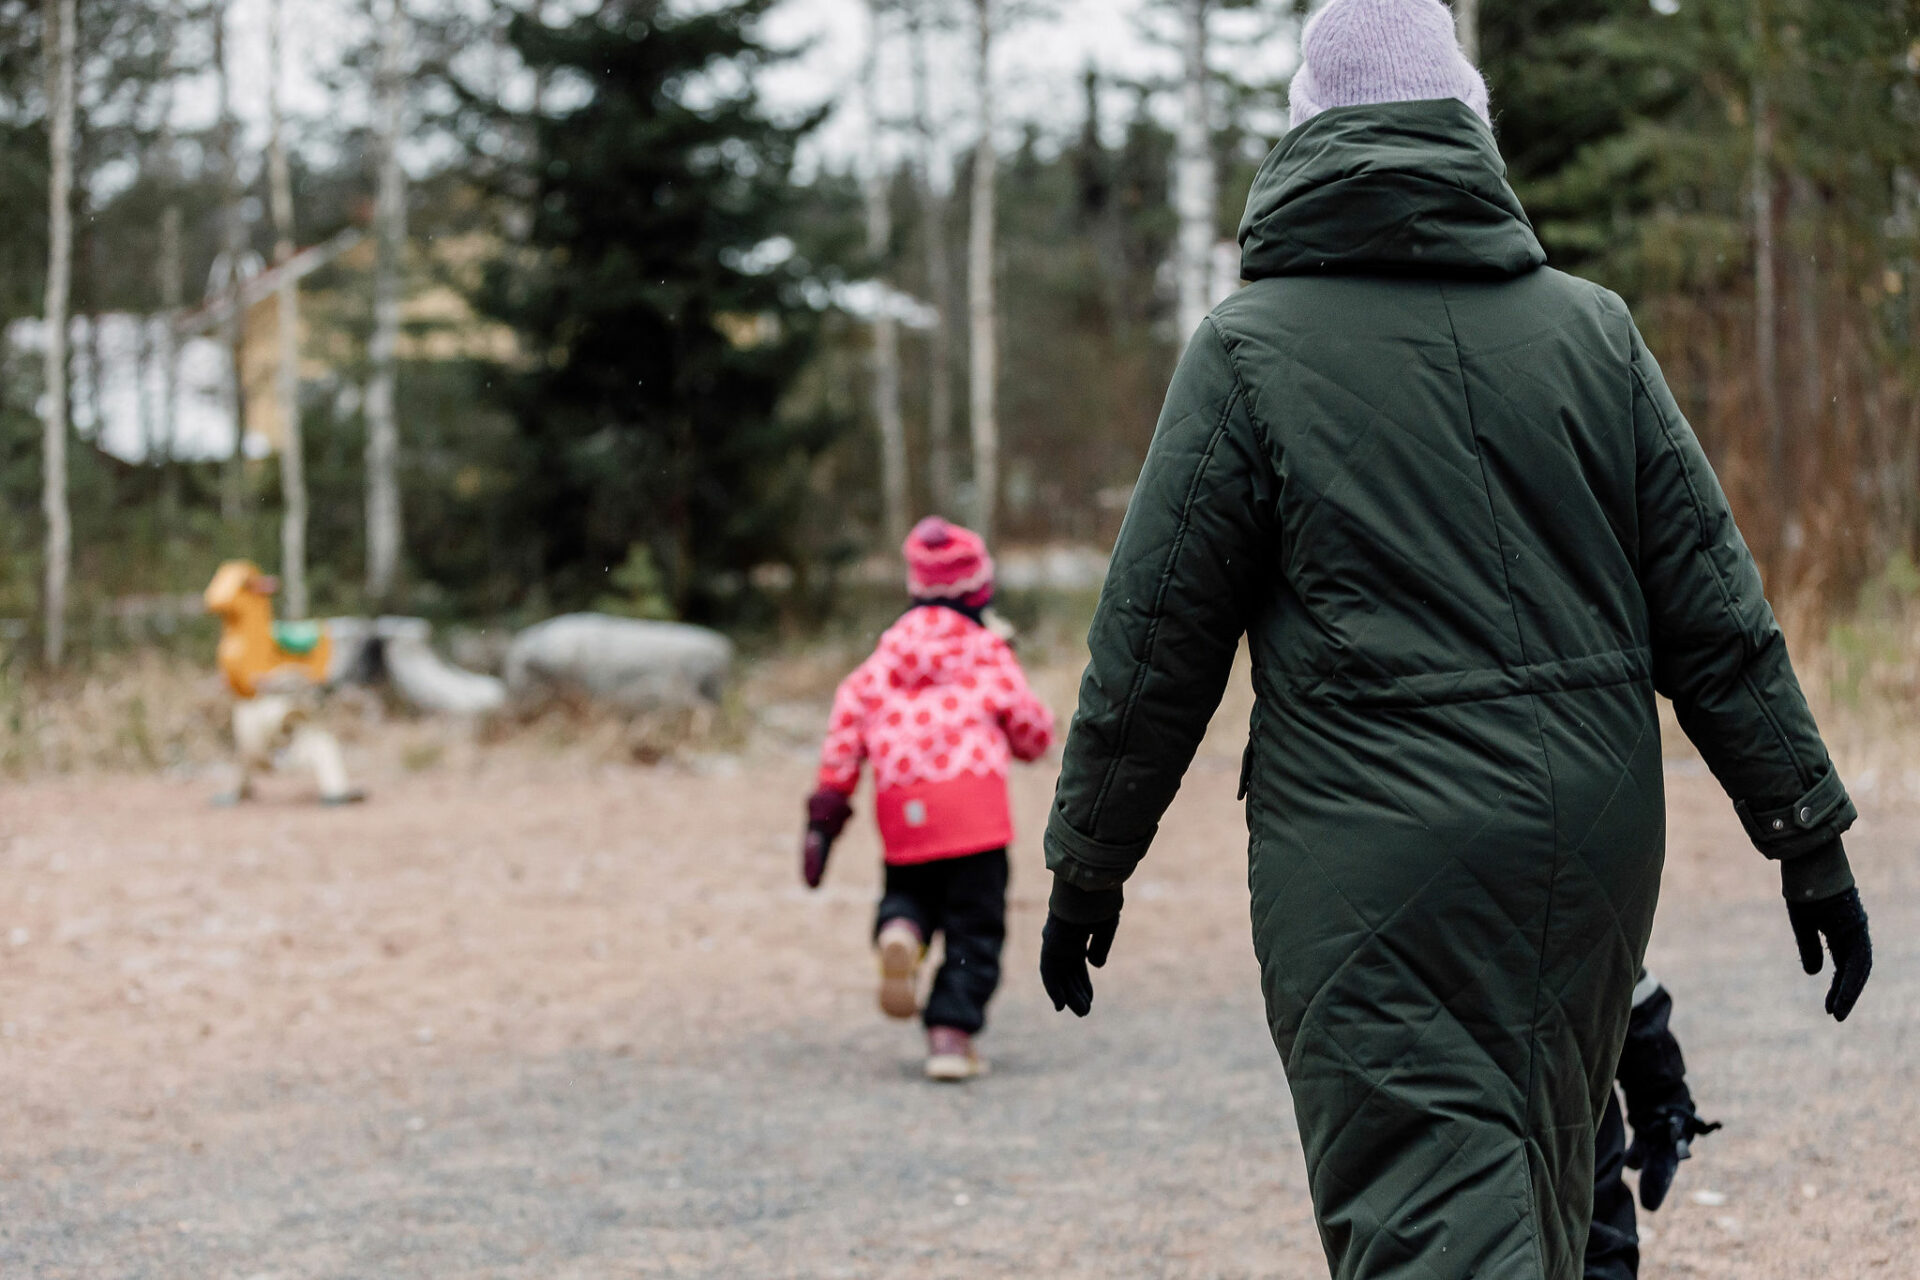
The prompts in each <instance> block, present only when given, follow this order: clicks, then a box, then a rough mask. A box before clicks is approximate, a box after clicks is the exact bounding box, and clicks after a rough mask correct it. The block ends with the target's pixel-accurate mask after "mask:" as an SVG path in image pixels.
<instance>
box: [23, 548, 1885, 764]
mask: <svg viewBox="0 0 1920 1280" xmlns="http://www.w3.org/2000/svg"><path fill="white" fill-rule="evenodd" d="M1082 604H1083V602H1080V601H1078V600H1077V598H1076V599H1075V600H1074V601H1072V602H1070V603H1069V604H1067V605H1063V604H1059V603H1054V604H1052V605H1046V606H1033V607H1029V608H1028V609H1026V610H1023V611H1022V612H1023V613H1025V614H1026V615H1027V616H1026V617H1025V618H1024V619H1023V621H1025V622H1026V629H1025V632H1024V634H1023V637H1022V642H1021V647H1020V652H1021V657H1022V659H1023V660H1024V661H1025V662H1026V663H1027V664H1028V665H1029V668H1030V672H1031V674H1032V677H1033V680H1034V683H1035V685H1036V687H1037V688H1038V689H1039V690H1040V691H1041V693H1042V695H1043V696H1044V697H1046V698H1047V700H1048V701H1049V703H1050V704H1051V705H1052V706H1053V707H1054V709H1055V711H1056V712H1058V713H1060V714H1061V715H1062V716H1063V718H1064V716H1065V715H1066V714H1067V713H1068V712H1070V711H1071V708H1072V703H1073V699H1074V695H1075V687H1076V681H1077V679H1078V677H1079V673H1080V670H1081V667H1082V666H1083V664H1084V662H1085V649H1084V644H1083V641H1082V640H1081V637H1082V636H1083V635H1084V634H1085V630H1084V628H1085V625H1086V614H1087V612H1088V610H1087V609H1086V608H1083V607H1081V606H1082ZM1787 612H1788V616H1789V618H1792V617H1793V616H1794V615H1793V614H1792V612H1791V611H1790V610H1789V611H1787ZM1799 616H1800V617H1803V618H1804V617H1805V615H1804V614H1801V615H1799ZM888 617H889V618H890V615H888ZM887 620H888V618H882V617H881V616H880V615H879V614H876V615H875V616H874V618H873V619H869V620H867V621H865V622H863V623H862V624H861V625H851V624H850V625H848V626H847V627H845V628H843V629H841V630H840V631H837V632H835V633H832V634H830V635H828V636H825V637H823V638H820V639H816V640H814V641H812V642H809V643H806V644H802V645H790V646H787V647H784V648H781V649H778V650H775V651H773V652H770V653H766V654H763V655H760V656H757V657H754V658H752V659H751V660H749V661H746V662H744V663H743V664H742V669H741V672H740V676H739V678H738V679H737V680H736V681H735V682H734V685H733V687H732V689H731V691H730V692H729V694H728V696H727V699H726V701H725V703H724V704H723V705H721V706H720V707H718V708H704V709H700V710H695V711H672V712H663V713H660V714H657V715H652V716H642V717H638V718H634V717H627V716H622V715H616V714H612V713H609V712H606V711H604V710H602V709H598V708H595V707H593V706H591V705H588V704H586V703H570V702H563V703H557V704H554V705H550V706H548V707H546V708H544V709H542V710H540V711H538V712H536V713H532V714H527V715H509V716H502V717H496V718H494V719H493V720H490V721H488V722H486V723H484V724H479V725H473V724H466V723H461V722H456V721H450V720H445V719H437V718H432V717H421V716H417V715H413V714H411V713H409V712H407V711H406V710H405V709H403V708H400V707H398V706H396V705H393V704H392V703H390V702H388V701H387V700H385V699H383V698H381V697H379V696H377V695H374V694H371V693H368V692H366V691H364V690H352V689H349V690H343V691H340V692H338V693H336V694H334V695H333V696H332V697H331V698H330V699H329V700H328V703H327V707H326V710H325V712H324V714H325V718H326V722H327V724H328V726H329V727H330V728H332V729H333V730H334V732H335V733H336V734H337V735H338V736H339V737H340V738H341V739H342V740H343V741H344V742H345V743H346V744H347V745H348V747H349V749H350V753H351V755H352V757H353V759H354V760H355V762H356V765H355V767H356V769H359V768H363V767H367V768H371V769H372V770H373V771H375V772H391V773H400V774H415V773H428V772H433V771H436V770H443V769H449V768H452V769H463V768H467V767H470V766H472V765H474V764H476V763H477V762H478V760H479V758H480V757H481V756H482V755H485V754H512V755H517V756H521V757H525V758H527V759H528V760H529V761H531V760H534V759H546V760H548V761H550V762H551V763H553V764H556V765H561V766H562V767H567V766H569V765H579V766H588V767H603V766H613V765H642V766H646V765H655V764H659V763H661V762H663V761H667V760H670V759H674V758H679V759H683V760H686V759H698V758H701V757H705V756H711V755H714V754H739V753H742V752H745V751H748V750H749V749H762V750H775V751H781V750H797V749H800V748H802V747H811V746H812V745H813V744H814V743H815V742H816V741H817V739H818V735H819V732H820V729H821V726H822V723H823V720H824V711H825V703H826V702H827V700H828V699H829V698H831V696H832V693H833V688H834V685H835V684H836V683H837V682H838V681H839V680H840V678H841V677H842V676H844V675H845V674H846V673H847V672H848V671H849V670H851V669H852V668H853V666H854V665H855V664H856V663H858V662H859V661H860V659H861V658H863V657H864V656H865V655H866V653H867V651H868V648H869V646H870V645H871V643H872V640H873V637H874V635H875V634H877V632H878V630H879V629H880V627H882V626H884V625H885V622H886V621H887ZM1789 630H1790V633H1791V634H1792V635H1793V637H1794V653H1795V660H1796V665H1797V667H1798V668H1799V671H1800V673H1801V677H1802V680H1803V682H1804V684H1805V685H1806V688H1807V691H1808V695H1809V697H1810V699H1811V700H1812V702H1813V703H1814V707H1815V710H1816V712H1817V714H1818V715H1819V718H1820V723H1821V727H1822V729H1823V731H1824V732H1825V734H1826V736H1827V739H1828V742H1829V744H1830V745H1831V747H1832V750H1833V753H1834V756H1835V758H1836V759H1837V760H1838V761H1839V762H1840V764H1841V766H1842V768H1843V770H1844V772H1845V773H1846V776H1847V777H1848V780H1849V784H1850V786H1852V787H1853V789H1855V790H1856V791H1858V792H1861V793H1862V794H1863V798H1864V797H1866V796H1874V797H1876V798H1880V799H1885V800H1887V801H1891V802H1909V801H1920V570H1916V569H1915V568H1914V567H1913V566H1912V564H1911V563H1910V562H1906V561H1896V562H1895V563H1894V565H1893V566H1891V567H1890V568H1889V569H1888V571H1887V572H1886V573H1885V574H1884V575H1883V576H1882V578H1881V579H1879V580H1877V581H1876V582H1875V583H1874V584H1872V585H1871V586H1870V587H1869V589H1868V591H1867V592H1866V593H1865V595H1864V596H1863V598H1862V601H1861V606H1860V608H1859V610H1858V611H1857V613H1856V614H1855V616H1854V617H1852V618H1851V619H1849V620H1848V621H1846V622H1844V623H1840V624H1835V625H1833V626H1830V627H1827V628H1824V629H1822V628H1819V627H1817V626H1814V625H1810V624H1807V623H1801V624H1800V625H1797V626H1790V627H1789ZM1234 696H1238V695H1234ZM1242 701H1244V699H1242ZM230 705H231V704H230V700H229V695H228V694H227V691H226V688H225V686H224V685H223V684H222V682H221V681H220V679H219V677H218V676H217V675H216V674H215V672H214V670H213V666H212V663H211V662H210V661H200V660H197V659H194V658H192V657H187V656H182V655H180V654H178V653H174V652H169V651H166V650H162V649H157V648H154V649H135V650H128V651H122V652H118V653H111V654H106V655H102V656H98V657H96V658H95V659H93V660H92V661H91V662H90V663H88V664H87V666H86V667H85V668H84V669H83V670H78V671H73V672H68V673H62V674H60V675H56V676H48V675H46V674H44V673H40V672H37V671H33V670H32V669H31V668H30V667H29V666H28V665H27V664H26V663H25V662H23V661H15V662H13V663H11V664H8V663H6V662H4V661H0V776H10V777H14V778H23V777H30V776H38V775H47V774H89V773H123V774H124V773H151V772H171V773H180V774H185V775H193V774H198V773H202V772H206V771H208V770H210V769H213V768H215V767H217V766H219V765H220V764H222V763H223V762H224V761H225V760H226V759H227V754H228V736H227V720H228V714H229V708H230ZM1238 710H1240V708H1238V704H1237V703H1236V706H1235V708H1230V709H1229V711H1227V712H1224V713H1223V717H1222V719H1223V723H1224V722H1225V721H1232V720H1234V719H1235V714H1236V712H1237V711H1238ZM1666 720H1667V726H1666V727H1667V730H1668V732H1667V734H1666V741H1667V748H1668V751H1669V753H1670V754H1676V755H1684V754H1687V753H1689V752H1690V748H1689V747H1688V745H1687V743H1686V741H1685V739H1684V738H1683V737H1682V736H1681V735H1680V733H1679V732H1678V729H1677V727H1675V726H1674V725H1673V724H1672V718H1671V715H1668V716H1667V717H1666Z"/></svg>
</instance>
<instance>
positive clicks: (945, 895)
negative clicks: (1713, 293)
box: [802, 516, 1053, 1080]
mask: <svg viewBox="0 0 1920 1280" xmlns="http://www.w3.org/2000/svg"><path fill="white" fill-rule="evenodd" d="M902 550H903V551H904V552H905V554H906V559H907V590H908V593H909V594H910V595H911V596H912V597H913V606H912V607H911V608H910V609H908V610H907V612H906V614H905V615H904V616H903V617H901V619H900V620H899V621H898V622H896V623H894V624H893V625H892V626H891V627H889V628H888V629H887V631H886V634H884V635H882V636H881V637H880V643H879V645H878V647H876V648H875V649H874V651H873V655H872V656H871V657H869V658H868V659H867V660H866V661H865V662H863V663H861V664H860V665H859V666H858V667H857V668H855V669H854V672H853V674H852V675H849V676H848V677H847V678H846V679H845V680H844V681H842V682H841V684H840V688H839V691H838V692H837V693H836V694H835V695H834V699H833V718H832V721H831V723H830V724H829V726H828V730H827V740H826V744H825V746H824V747H823V748H822V750H821V753H820V776H819V784H818V789H817V790H816V791H815V792H814V793H813V795H812V796H811V797H810V798H809V799H808V801H807V836H806V844H805V848H804V852H803V855H802V874H803V875H804V876H805V878H806V882H807V886H808V887H809V888H815V889H817V888H819V887H820V879H821V877H822V876H823V875H824V874H825V872H826V867H827V854H828V851H829V850H830V849H831V848H832V846H833V842H834V840H835V839H837V838H838V837H839V835H840V831H841V829H842V828H843V827H845V826H846V822H847V818H848V816H849V815H850V814H851V813H852V812H853V810H852V806H851V805H850V804H849V803H848V798H849V797H850V796H852V794H853V790H854V788H855V787H856V786H857V785H859V782H860V766H861V763H862V762H863V761H871V762H872V764H873V776H874V790H875V795H874V816H875V817H876V819H877V820H878V822H879V825H880V838H881V842H882V843H883V845H884V846H885V848H886V859H887V867H886V888H885V890H884V892H883V895H882V897H881V899H880V909H879V912H878V913H877V917H876V919H875V923H874V944H875V947H876V948H877V950H878V951H879V956H880V1008H881V1010H882V1011H883V1012H885V1013H886V1014H887V1016H889V1017H893V1018H911V1017H912V1016H913V1015H914V1014H915V1013H916V1012H918V1013H920V1015H921V1019H922V1021H923V1022H924V1023H925V1024H926V1028H927V1064H926V1073H927V1076H928V1078H929V1079H933V1080H966V1079H970V1078H971V1077H973V1076H977V1075H980V1074H982V1073H983V1072H984V1071H985V1070H986V1064H985V1063H984V1062H983V1061H982V1060H981V1058H980V1056H979V1054H978V1053H977V1052H976V1051H975V1049H974V1044H973V1038H974V1037H975V1036H976V1035H978V1034H979V1033H980V1029H981V1027H982V1026H984V1025H985V1023H986V1009H987V1001H988V1000H990V999H991V998H992V997H993V992H994V988H995V987H997V986H998V985H999V983H1000V945H1001V943H1002V941H1004V939H1005V938H1006V932H1007V929H1006V899H1007V845H1008V844H1009V843H1011V841H1012V839H1013V822H1012V816H1011V813H1010V811H1009V807H1008V803H1007V768H1008V757H1009V756H1012V757H1014V758H1017V759H1020V760H1026V761H1031V760H1037V759H1039V757H1040V756H1041V754H1042V753H1044V752H1045V751H1046V749H1047V747H1048V746H1049V745H1051V743H1052V741H1053V714H1052V713H1051V712H1050V711H1048V710H1047V707H1046V704H1045V703H1043V702H1041V701H1040V700H1039V699H1038V698H1037V697H1035V696H1034V694H1033V691H1032V690H1031V689H1029V688H1028V687H1027V679H1026V675H1025V673H1023V672H1022V671H1021V669H1020V664H1019V662H1018V661H1016V660H1015V659H1014V656H1013V651H1012V650H1011V649H1010V648H1008V647H1007V644H1006V642H1005V641H1004V640H1002V639H1001V638H1000V637H999V636H998V635H996V634H994V632H993V631H992V630H990V629H989V628H988V627H987V625H986V622H985V620H984V614H985V611H986V608H987V606H988V604H989V603H991V602H992V599H993V560H992V558H991V557H989V556H988V555H987V548H986V544H985V543H984V542H982V541H981V539H980V536H979V535H978V534H976V533H974V532H973V531H971V530H969V529H963V528H961V527H960V526H958V525H953V524H949V523H947V522H946V521H945V520H942V519H940V518H939V517H937V516H929V517H928V518H927V519H925V520H922V521H921V522H920V523H919V524H918V525H916V526H914V529H913V532H912V533H911V534H909V535H908V537H907V541H906V545H905V546H904V547H903V548H902ZM936 932H938V933H942V934H944V935H945V945H946V955H945V958H944V960H943V961H942V962H941V965H940V971H939V972H938V973H937V974H935V975H934V979H933V988H932V991H931V992H930V993H929V994H928V996H927V1003H926V1007H925V1009H924V1010H922V1009H921V1008H920V1003H919V974H920V962H921V960H922V959H923V958H924V957H925V955H926V950H927V944H928V943H929V942H930V941H932V938H933V935H934V934H935V933H936Z"/></svg>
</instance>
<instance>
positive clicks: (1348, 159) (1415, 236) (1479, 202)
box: [1240, 99, 1547, 280]
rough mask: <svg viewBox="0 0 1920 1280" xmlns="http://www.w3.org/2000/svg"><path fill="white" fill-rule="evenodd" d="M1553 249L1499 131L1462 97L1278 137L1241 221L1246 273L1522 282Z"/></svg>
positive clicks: (1371, 108)
mask: <svg viewBox="0 0 1920 1280" xmlns="http://www.w3.org/2000/svg"><path fill="white" fill-rule="evenodd" d="M1546 260H1547V255H1546V251H1545V250H1543V249H1542V248H1541V247H1540V241H1539V239H1538V238H1537V237H1535V235H1534V234H1533V226H1532V224H1531V223H1529V222H1528V221H1527V214H1526V211H1525V210H1524V209H1522V208H1521V207H1520V201H1519V198H1518V197H1516V196H1515V195H1514V194H1513V188H1512V187H1510V186H1508V185H1507V167H1506V163H1505V162H1504V161H1502V160H1501V158H1500V150H1499V148H1498V147H1497V146H1495V145H1494V141H1493V134H1492V133H1491V132H1489V131H1488V129H1487V126H1486V125H1485V124H1484V123H1482V122H1481V120H1480V119H1479V118H1478V117H1477V116H1475V115H1474V114H1473V111H1472V109H1471V108H1469V107H1468V106H1467V105H1466V104H1465V103H1463V102H1458V101H1455V100H1453V99H1436V100H1433V101H1423V102H1389V103H1372V104H1368V105H1366V106H1356V107H1335V108H1332V109H1331V110H1328V111H1325V112H1323V113H1321V114H1320V115H1317V116H1315V117H1314V118H1313V119H1311V120H1309V121H1308V122H1307V123H1306V124H1303V125H1301V126H1300V127H1299V128H1297V129H1295V130H1293V131H1292V132H1291V133H1289V134H1287V136H1286V137H1285V138H1283V139H1281V141H1280V145H1279V146H1277V147H1275V148H1274V150H1273V153H1272V154H1271V155H1269V156H1268V157H1267V159H1266V162H1265V163H1264V164H1262V165H1261V166H1260V172H1259V174H1258V175H1257V176H1256V177H1255V178H1254V180H1253V191H1252V193H1251V194H1250V195H1249V196H1248V197H1247V212H1246V216H1245V217H1243V218H1242V219H1241V221H1240V274H1241V276H1242V277H1243V278H1244V279H1247V280H1260V279H1264V278H1266V277H1268V276H1284V275H1312V274H1318V273H1332V274H1369V273H1377V274H1419V275H1433V274H1441V275H1453V274H1458V275H1475V276H1516V275H1520V274H1522V273H1523V272H1527V271H1531V270H1533V269H1534V268H1536V267H1540V266H1542V265H1544V264H1545V263H1546Z"/></svg>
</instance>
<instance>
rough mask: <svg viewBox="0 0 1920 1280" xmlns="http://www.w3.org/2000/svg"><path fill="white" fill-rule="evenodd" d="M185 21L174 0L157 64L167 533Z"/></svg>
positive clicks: (158, 452)
mask: <svg viewBox="0 0 1920 1280" xmlns="http://www.w3.org/2000/svg"><path fill="white" fill-rule="evenodd" d="M183 21H184V18H183V16H182V14H181V11H180V4H179V3H178V0H174V2H173V3H170V4H169V5H168V6H167V10H166V23H167V28H166V35H165V39H166V54H165V64H164V65H163V66H162V68H161V75H162V77H163V78H164V81H163V87H162V89H161V94H160V137H159V143H158V149H159V153H160V154H159V162H160V163H159V168H160V181H161V183H162V185H163V186H164V188H165V201H166V203H165V204H164V205H163V206H162V207H161V210H160V255H159V261H158V262H157V263H156V264H155V271H156V272H157V273H158V276H159V279H158V281H157V283H158V285H159V295H160V310H161V312H162V314H163V315H164V317H165V318H164V319H163V320H162V322H161V323H160V324H158V325H156V326H154V327H155V328H156V329H157V330H158V331H159V332H158V334H157V337H158V339H159V353H158V354H159V360H160V412H159V415H158V417H157V420H156V423H155V430H156V432H157V435H156V438H155V441H154V453H155V457H156V458H157V460H158V462H159V464H160V467H161V469H162V477H161V482H160V523H161V528H162V529H163V530H165V531H166V532H167V533H169V534H170V533H171V532H172V531H173V528H174V523H175V521H176V520H177V519H178V517H179V512H180V469H179V467H177V466H176V465H175V464H174V459H173V443H174V438H175V434H176V432H177V430H178V426H177V423H178V399H179V386H180V340H179V335H178V334H177V332H176V331H175V325H176V324H177V323H178V321H179V318H180V313H181V306H182V303H183V302H184V299H183V298H182V296H181V282H180V273H181V270H182V267H181V262H180V258H181V252H180V163H179V157H178V156H177V155H176V154H175V153H174V145H175V143H174V135H173V108H174V76H175V75H176V74H177V73H178V67H177V65H176V63H175V61H174V52H175V40H176V38H177V37H176V33H177V32H178V30H179V28H180V25H181V24H182V22H183Z"/></svg>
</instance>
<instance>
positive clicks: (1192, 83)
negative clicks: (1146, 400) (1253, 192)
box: [1173, 0, 1220, 343]
mask: <svg viewBox="0 0 1920 1280" xmlns="http://www.w3.org/2000/svg"><path fill="white" fill-rule="evenodd" d="M1210 8H1211V0H1181V4H1180V20H1181V32H1180V52H1181V58H1182V62H1183V71H1182V75H1181V87H1180V130H1179V135H1178V137H1177V138H1176V140H1175V148H1176V150H1175V154H1174V161H1173V191H1174V194H1173V206H1174V213H1175V215H1176V216H1177V217H1178V218H1179V223H1180V230H1179V240H1178V242H1177V243H1178V251H1177V253H1176V255H1175V263H1174V274H1175V278H1176V279H1177V281H1178V284H1179V321H1180V339H1181V341H1182V342H1183V343H1184V342H1185V341H1186V339H1187V338H1188V337H1189V336H1190V335H1192V333H1193V332H1194V331H1195V330H1196V329H1198V328H1199V327H1200V324H1201V322H1202V321H1203V320H1205V319H1206V318H1207V312H1209V311H1211V310H1213V296H1212V295H1213V241H1214V228H1215V222H1216V221H1217V220H1218V218H1219V204H1220V191H1219V178H1218V175H1217V174H1216V173H1215V171H1214V163H1213V118H1212V112H1211V111H1210V110H1209V109H1208V108H1209V101H1208V98H1209V95H1208V88H1209V86H1208V83H1207V17H1208V10H1209V9H1210Z"/></svg>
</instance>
